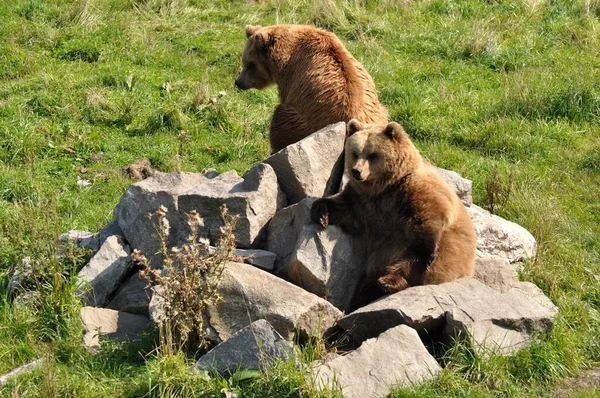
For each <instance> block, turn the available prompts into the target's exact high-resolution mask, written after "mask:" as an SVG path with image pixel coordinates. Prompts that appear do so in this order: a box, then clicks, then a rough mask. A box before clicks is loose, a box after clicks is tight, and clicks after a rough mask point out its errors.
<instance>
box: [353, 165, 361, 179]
mask: <svg viewBox="0 0 600 398" xmlns="http://www.w3.org/2000/svg"><path fill="white" fill-rule="evenodd" d="M361 171H362V170H361V169H358V168H354V169H352V177H353V178H354V179H355V180H356V181H360V180H362V176H361V175H360V173H361Z"/></svg>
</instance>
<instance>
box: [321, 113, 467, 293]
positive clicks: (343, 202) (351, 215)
mask: <svg viewBox="0 0 600 398" xmlns="http://www.w3.org/2000/svg"><path fill="white" fill-rule="evenodd" d="M348 135H349V138H348V140H347V142H346V166H345V167H346V170H347V172H349V173H351V175H352V178H351V180H350V182H349V183H348V185H347V186H346V187H345V188H344V190H343V191H342V192H341V193H339V194H337V195H334V196H332V197H328V198H323V199H318V200H317V201H315V202H314V204H313V206H312V209H311V218H312V220H313V221H315V222H317V223H319V224H321V225H322V226H324V227H327V226H328V225H338V226H340V227H341V228H342V229H344V230H345V231H346V232H348V233H351V234H363V235H364V236H365V239H366V242H367V249H368V253H369V254H368V260H367V267H366V276H367V280H369V281H372V283H373V284H375V283H376V284H377V285H378V286H379V295H381V294H382V293H383V292H385V293H393V292H398V291H400V290H403V289H406V288H407V287H409V286H415V285H423V284H439V283H443V282H449V281H452V280H454V279H457V278H460V277H463V276H469V275H472V274H473V270H474V264H475V245H476V236H475V230H474V228H473V224H472V223H471V219H470V218H469V215H468V214H467V212H466V210H465V208H464V206H463V204H462V202H461V201H460V199H459V198H458V196H457V195H456V193H455V192H454V191H452V189H451V188H450V187H449V186H448V185H447V184H446V183H445V182H444V181H443V180H442V179H441V178H440V177H439V176H438V175H437V173H436V172H435V171H434V170H433V168H432V167H431V165H430V164H429V163H428V162H427V161H425V160H423V159H422V158H421V155H420V154H419V151H418V150H417V149H416V148H415V147H414V145H413V143H412V142H411V140H410V139H409V137H408V135H407V134H406V133H405V132H404V130H403V129H402V126H400V125H399V124H397V123H393V122H392V123H389V124H388V125H387V126H385V125H383V126H374V125H371V126H363V125H362V124H361V123H359V122H357V121H356V120H352V121H351V122H350V123H349V124H348Z"/></svg>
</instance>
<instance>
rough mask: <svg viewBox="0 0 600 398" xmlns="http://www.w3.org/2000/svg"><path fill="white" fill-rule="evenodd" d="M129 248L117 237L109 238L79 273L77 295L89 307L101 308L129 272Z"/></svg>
mask: <svg viewBox="0 0 600 398" xmlns="http://www.w3.org/2000/svg"><path fill="white" fill-rule="evenodd" d="M130 253H131V251H130V249H129V246H127V245H125V244H124V242H123V241H122V239H121V238H120V237H118V236H111V237H109V238H108V239H106V241H105V242H104V244H103V245H102V247H101V248H100V250H98V252H97V253H96V254H95V255H94V257H92V258H91V260H90V262H89V263H88V264H87V265H86V266H85V267H83V268H82V269H81V271H79V274H78V275H77V279H78V286H79V289H78V293H79V294H80V295H84V296H85V297H86V300H87V304H88V305H90V306H103V305H104V304H105V303H106V301H107V300H108V298H109V297H110V296H111V295H112V294H113V293H114V292H115V291H116V290H117V288H118V287H119V284H120V283H121V281H123V280H124V279H125V278H126V277H127V276H128V274H129V273H130V271H131V263H130V261H129V254H130Z"/></svg>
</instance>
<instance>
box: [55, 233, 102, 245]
mask: <svg viewBox="0 0 600 398" xmlns="http://www.w3.org/2000/svg"><path fill="white" fill-rule="evenodd" d="M58 240H59V242H62V243H70V244H72V245H75V246H78V247H83V248H88V247H89V246H90V245H93V240H94V234H93V233H91V232H89V231H81V230H78V229H72V230H70V231H69V232H65V233H63V234H60V236H59V237H58Z"/></svg>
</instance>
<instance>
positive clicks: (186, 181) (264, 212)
mask: <svg viewBox="0 0 600 398" xmlns="http://www.w3.org/2000/svg"><path fill="white" fill-rule="evenodd" d="M285 203H286V199H285V195H284V194H283V193H282V192H281V190H280V189H279V186H278V184H277V177H276V176H275V173H274V172H273V169H272V168H271V166H269V165H266V164H259V165H257V166H256V167H254V168H252V169H250V170H249V171H248V172H247V173H246V174H245V175H244V177H239V176H238V175H237V173H236V172H235V171H229V172H227V173H223V174H219V175H215V173H207V174H199V173H171V174H165V173H159V172H156V173H155V174H154V175H153V176H151V177H149V178H147V179H145V180H143V181H140V182H138V183H136V184H133V185H131V186H130V187H129V188H128V189H127V191H126V192H125V194H123V196H122V198H121V201H120V202H119V204H118V205H117V207H116V208H115V218H116V220H117V222H118V224H119V226H120V227H121V229H122V230H123V232H124V234H125V238H126V239H127V241H128V242H129V243H130V244H131V247H132V248H136V249H139V250H140V251H141V252H142V253H143V254H144V255H146V257H148V258H149V259H150V260H151V262H152V263H153V264H154V265H155V266H158V265H160V264H162V258H161V256H159V255H155V253H157V252H158V251H159V249H160V239H159V237H158V234H157V233H156V231H155V230H154V228H153V226H152V223H151V222H150V220H149V219H148V214H150V213H155V212H156V211H157V210H158V208H159V207H160V206H161V205H163V206H165V207H166V208H167V209H168V213H167V220H168V221H169V223H170V235H169V239H168V243H167V244H168V247H173V246H181V245H183V244H185V243H188V238H189V235H190V228H189V226H188V223H187V221H188V220H187V217H186V216H185V213H186V212H190V211H192V210H196V211H197V212H198V214H199V216H200V218H201V220H202V223H203V226H202V227H201V229H200V234H201V236H202V237H205V238H209V239H211V240H212V242H213V244H214V242H215V240H217V239H218V237H219V236H220V232H219V229H220V227H221V226H222V221H221V216H220V214H221V211H220V207H221V205H223V204H224V205H226V206H227V208H228V210H229V214H230V215H232V216H233V215H238V216H239V217H240V218H239V220H238V223H237V227H236V230H235V231H234V233H235V235H236V244H237V246H238V247H241V248H249V247H250V246H252V245H253V244H254V245H256V244H258V243H259V242H260V239H261V237H263V236H264V235H265V231H264V230H265V225H266V224H267V223H268V221H269V220H270V219H271V217H273V215H274V214H275V212H276V211H277V210H278V209H280V208H281V207H283V206H284V205H285ZM263 239H264V238H263Z"/></svg>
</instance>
